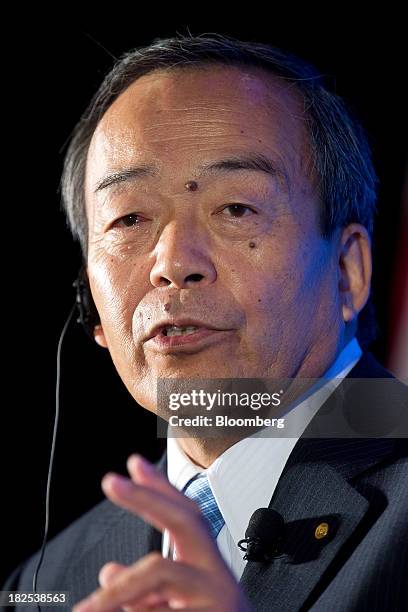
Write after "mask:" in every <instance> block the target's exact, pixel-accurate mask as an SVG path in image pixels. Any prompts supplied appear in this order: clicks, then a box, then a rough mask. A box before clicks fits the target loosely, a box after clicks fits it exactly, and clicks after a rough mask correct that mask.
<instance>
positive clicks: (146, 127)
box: [87, 66, 308, 181]
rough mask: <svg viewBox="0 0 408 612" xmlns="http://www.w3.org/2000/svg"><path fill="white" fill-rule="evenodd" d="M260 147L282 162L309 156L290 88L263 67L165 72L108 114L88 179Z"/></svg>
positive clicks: (142, 81)
mask: <svg viewBox="0 0 408 612" xmlns="http://www.w3.org/2000/svg"><path fill="white" fill-rule="evenodd" d="M255 145H256V146H257V147H258V148H260V149H262V148H264V150H265V153H267V152H268V149H270V150H271V151H272V152H273V153H274V154H275V156H276V155H278V156H282V159H283V160H285V159H286V160H287V159H289V158H293V159H294V158H301V157H302V156H304V155H307V150H308V135H307V131H306V127H305V122H304V118H303V114H302V103H301V100H300V95H299V94H298V93H297V92H296V90H295V89H294V88H293V86H292V87H291V86H289V85H288V84H286V83H284V82H283V81H282V80H280V79H279V78H278V77H274V75H271V74H269V73H267V72H266V71H265V70H262V69H252V68H248V69H247V68H237V67H224V66H212V67H209V68H205V69H199V70H198V69H196V68H195V69H188V70H185V69H183V70H179V69H176V70H174V69H173V70H170V71H169V70H167V71H161V70H160V71H155V72H153V73H150V74H148V75H145V76H143V77H140V78H139V79H137V80H136V81H134V82H133V83H132V84H131V85H130V86H129V87H128V88H127V89H126V90H125V91H124V92H123V93H122V94H121V95H120V96H119V97H118V98H117V99H116V100H115V101H114V102H113V104H112V105H111V106H110V107H109V109H108V110H107V111H106V113H105V114H104V116H103V117H102V119H101V121H100V123H99V124H98V126H97V128H96V130H95V133H94V135H93V137H92V140H91V144H90V147H89V152H88V163H87V175H88V177H89V180H90V181H92V180H94V179H96V178H97V177H98V176H100V175H102V174H103V173H104V172H106V170H111V171H112V170H115V169H120V167H122V166H124V165H126V164H129V163H134V162H135V161H140V160H142V159H143V160H144V159H146V158H151V159H154V160H155V161H156V162H158V163H159V164H160V162H162V163H163V167H168V168H171V169H172V170H173V171H174V166H173V167H172V163H174V164H175V165H176V166H177V169H180V168H181V166H183V165H184V164H185V165H186V167H188V166H189V165H191V164H192V163H193V162H194V160H195V159H196V158H197V157H201V158H203V157H205V156H211V155H213V154H215V153H216V152H219V151H220V150H223V151H225V152H230V153H234V151H235V149H238V150H239V149H241V150H245V149H247V150H253V148H254V146H255ZM237 152H239V151H237ZM293 159H291V163H292V164H293ZM299 161H300V162H301V159H299Z"/></svg>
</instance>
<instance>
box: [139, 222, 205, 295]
mask: <svg viewBox="0 0 408 612" xmlns="http://www.w3.org/2000/svg"><path fill="white" fill-rule="evenodd" d="M216 278H217V273H216V270H215V267H214V264H213V262H212V258H211V254H210V252H209V248H208V242H207V240H206V237H205V236H204V235H203V234H202V233H200V232H198V231H197V228H195V227H193V226H192V225H191V224H188V225H186V224H181V223H177V222H176V221H172V222H171V223H169V224H168V225H167V226H166V227H165V228H164V230H163V232H162V234H161V236H160V238H159V240H158V242H157V245H156V248H155V263H154V265H153V267H152V269H151V272H150V282H151V283H152V285H153V286H154V287H165V286H168V285H172V286H173V287H175V288H177V289H186V288H191V287H193V286H195V285H197V286H198V285H199V286H203V285H209V284H211V283H213V282H214V281H215V279H216Z"/></svg>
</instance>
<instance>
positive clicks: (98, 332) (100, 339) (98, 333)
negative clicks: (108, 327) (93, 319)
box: [94, 325, 108, 348]
mask: <svg viewBox="0 0 408 612" xmlns="http://www.w3.org/2000/svg"><path fill="white" fill-rule="evenodd" d="M94 338H95V342H96V343H97V344H99V346H102V347H103V348H108V343H107V342H106V338H105V334H104V331H103V327H102V325H95V327H94Z"/></svg>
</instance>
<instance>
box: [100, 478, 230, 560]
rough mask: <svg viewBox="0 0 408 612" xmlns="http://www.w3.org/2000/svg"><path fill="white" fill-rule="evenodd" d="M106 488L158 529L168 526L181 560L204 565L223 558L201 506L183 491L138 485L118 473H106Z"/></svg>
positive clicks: (129, 508)
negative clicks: (174, 496)
mask: <svg viewBox="0 0 408 612" xmlns="http://www.w3.org/2000/svg"><path fill="white" fill-rule="evenodd" d="M169 486H171V485H169ZM102 489H103V491H104V492H105V494H106V496H107V497H108V498H109V499H110V500H111V501H113V502H114V503H116V504H118V505H119V506H121V507H123V508H125V509H126V510H129V511H130V512H134V513H136V514H138V515H139V516H141V517H142V518H143V519H144V520H145V521H147V522H149V523H151V524H152V525H153V526H154V527H156V529H159V530H160V531H164V529H168V530H169V532H170V534H171V537H172V539H173V541H174V542H175V544H176V547H177V558H178V560H180V561H189V562H190V563H192V564H194V565H196V566H197V567H204V568H207V567H209V566H210V565H213V564H214V563H218V562H219V561H220V556H219V553H218V549H217V548H216V545H215V542H214V541H213V539H212V538H211V535H210V532H209V528H208V525H207V523H206V522H205V519H204V518H203V517H202V515H201V512H200V510H199V508H198V506H197V505H196V504H193V503H191V500H188V499H187V498H186V497H185V496H184V495H183V494H182V493H180V492H179V491H176V492H177V498H173V497H171V498H170V496H169V495H167V494H165V493H163V492H162V491H157V490H154V489H151V488H149V487H148V486H142V485H137V484H135V483H133V482H132V481H131V480H129V479H128V478H124V477H123V476H120V475H119V474H114V473H109V474H106V476H105V477H104V478H103V480H102ZM187 502H190V503H187Z"/></svg>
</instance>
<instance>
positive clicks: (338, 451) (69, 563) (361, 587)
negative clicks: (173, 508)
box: [3, 353, 408, 612]
mask: <svg viewBox="0 0 408 612" xmlns="http://www.w3.org/2000/svg"><path fill="white" fill-rule="evenodd" d="M349 377H355V378H370V377H371V378H374V377H378V378H390V377H391V375H390V374H389V372H387V371H386V370H384V369H383V368H382V367H381V366H380V365H379V364H378V363H377V362H376V361H375V359H374V358H373V357H372V356H371V355H370V354H369V353H364V354H363V356H362V358H361V360H360V361H359V363H358V364H357V366H356V367H355V368H353V370H352V371H351V373H350V374H349ZM342 384H343V383H342ZM395 385H396V386H395V387H394V389H396V391H394V397H393V404H394V405H398V410H399V414H401V411H402V410H403V411H404V414H405V415H406V413H407V412H408V396H407V388H406V387H405V386H404V385H402V384H401V383H397V382H396V383H395ZM341 386H342V385H340V387H339V389H340V388H341ZM336 393H337V391H336V392H335V393H334V394H333V396H332V398H329V400H328V401H329V402H330V401H331V400H333V398H334V396H335V395H336ZM379 395H380V396H379V397H377V398H374V400H373V404H375V402H376V400H378V403H377V408H378V407H379V409H380V410H381V411H382V413H384V414H386V413H387V411H388V407H389V404H390V401H389V397H387V396H384V394H383V396H382V397H381V394H379ZM385 395H386V394H385ZM360 403H361V402H360ZM363 403H364V402H363ZM361 408H362V409H364V410H366V409H367V406H366V405H362V406H361ZM325 409H327V402H326V404H325V405H324V406H323V407H322V408H321V409H320V411H319V413H318V415H319V414H320V413H321V412H322V411H323V412H324V410H325ZM358 409H359V400H358V397H357V401H354V402H353V410H358ZM373 409H374V408H373ZM315 419H316V417H315ZM315 419H314V425H315V424H316V421H315ZM311 425H312V426H313V421H312V424H311ZM159 467H160V469H162V470H163V471H165V469H166V458H165V456H164V457H163V458H162V460H161V461H160V462H159ZM270 507H271V508H273V509H274V510H276V511H278V512H280V513H281V514H282V516H283V517H284V519H285V525H286V541H285V545H284V546H285V548H284V554H283V555H282V556H280V557H279V558H276V559H274V560H273V561H272V562H270V563H259V562H253V561H252V562H251V561H249V562H248V563H247V565H246V567H245V571H244V573H243V575H242V577H241V580H240V584H241V586H242V589H243V590H244V591H245V593H246V594H247V596H248V598H249V600H250V601H251V602H252V605H253V607H254V609H255V610H263V611H268V612H272V611H274V610H276V611H279V612H285V611H287V612H295V611H300V610H302V611H303V610H313V611H315V612H317V611H319V612H327V611H328V610H329V611H333V612H340V611H347V612H363V611H364V610H367V611H370V612H374V611H387V612H388V611H390V612H391V611H399V610H401V611H402V610H404V611H405V610H408V589H407V585H408V465H407V441H406V440H404V439H399V438H392V439H391V438H380V437H377V438H361V437H360V438H350V439H334V438H330V439H313V438H307V437H302V438H301V439H300V440H298V442H297V444H296V446H295V448H294V450H293V451H292V453H291V455H290V457H289V460H288V462H287V464H286V466H285V469H284V471H283V473H282V475H281V477H280V479H279V482H278V486H277V488H276V490H275V492H274V493H273V496H272V499H271V501H270ZM322 522H327V523H328V524H329V533H328V535H327V537H325V538H322V539H316V537H315V529H316V526H317V525H319V524H320V523H322ZM243 537H244V534H243ZM160 549H161V534H160V533H159V532H157V531H156V530H154V529H153V528H152V527H151V526H149V525H148V524H146V523H144V522H143V521H142V520H141V519H140V518H138V517H137V516H134V515H132V514H131V513H129V512H127V511H125V510H122V509H120V508H118V507H116V506H115V505H114V504H112V503H111V502H110V501H109V500H106V501H103V502H102V503H100V504H98V505H97V506H95V507H94V508H92V509H91V510H90V511H89V512H87V513H86V514H85V515H83V516H82V517H80V518H79V519H78V520H77V521H75V522H74V523H73V524H72V525H70V526H69V527H67V528H66V529H65V530H64V531H62V532H61V533H60V534H59V535H57V536H56V537H55V538H54V539H53V540H51V541H50V542H49V543H48V544H47V548H46V553H45V558H44V562H43V566H42V568H41V570H40V573H39V579H38V590H54V591H59V590H65V591H69V592H70V594H71V603H74V602H77V601H78V600H80V599H82V598H83V597H84V596H86V595H88V594H89V593H90V592H91V591H93V590H94V589H96V588H98V586H99V584H98V579H97V577H98V572H99V570H100V568H101V566H102V565H103V564H104V563H106V562H108V561H113V560H114V561H118V562H121V563H125V564H131V563H133V562H134V561H135V560H137V559H139V558H140V557H143V556H144V555H145V554H146V553H147V552H149V551H152V550H160ZM3 554H4V551H3ZM37 559H38V553H37V555H35V556H34V557H32V558H31V559H29V560H28V561H26V562H24V563H22V564H21V566H19V567H18V568H17V569H16V570H15V571H14V573H13V574H12V575H11V576H10V577H9V579H8V581H7V583H6V584H5V585H4V586H3V589H4V590H24V591H31V584H32V576H33V572H34V569H35V566H36V561H37ZM16 609H17V610H19V611H20V608H19V607H17V608H16ZM24 609H25V610H27V608H21V611H23V610H24ZM55 609H57V608H55ZM59 609H60V610H61V608H59ZM7 610H11V608H7ZM231 612H232V611H231Z"/></svg>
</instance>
